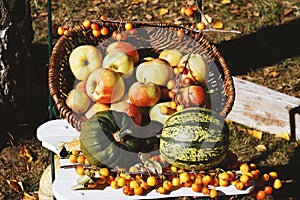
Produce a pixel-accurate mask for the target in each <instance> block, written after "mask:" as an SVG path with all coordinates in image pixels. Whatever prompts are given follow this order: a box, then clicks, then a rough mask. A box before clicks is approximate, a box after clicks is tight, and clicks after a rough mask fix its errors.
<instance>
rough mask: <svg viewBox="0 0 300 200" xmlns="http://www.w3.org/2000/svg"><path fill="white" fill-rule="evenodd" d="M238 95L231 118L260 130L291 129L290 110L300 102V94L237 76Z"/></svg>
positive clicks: (299, 131) (299, 127)
mask: <svg viewBox="0 0 300 200" xmlns="http://www.w3.org/2000/svg"><path fill="white" fill-rule="evenodd" d="M233 81H234V86H235V90H236V99H235V102H234V106H233V108H232V111H231V112H230V114H229V115H228V117H227V118H228V119H229V120H232V121H234V122H237V123H240V124H243V125H246V126H248V127H251V128H254V129H256V130H260V131H264V132H268V133H272V134H279V133H283V132H287V133H290V132H291V131H290V118H289V110H291V109H293V108H295V107H297V106H299V105H300V98H296V97H292V96H289V95H286V94H283V93H280V92H277V91H274V90H271V89H269V88H267V87H264V86H261V85H258V84H255V83H252V82H249V81H246V80H242V79H239V78H236V77H233ZM295 120H296V139H297V140H299V139H300V116H299V115H297V114H296V117H295Z"/></svg>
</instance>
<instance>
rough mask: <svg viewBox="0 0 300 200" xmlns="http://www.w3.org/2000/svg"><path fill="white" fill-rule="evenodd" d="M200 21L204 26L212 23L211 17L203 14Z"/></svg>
mask: <svg viewBox="0 0 300 200" xmlns="http://www.w3.org/2000/svg"><path fill="white" fill-rule="evenodd" d="M201 21H202V22H203V23H204V24H205V25H208V24H210V23H211V22H212V17H210V16H209V15H207V14H205V15H204V16H203V15H202V17H201Z"/></svg>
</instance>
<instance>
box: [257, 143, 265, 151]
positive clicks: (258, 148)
mask: <svg viewBox="0 0 300 200" xmlns="http://www.w3.org/2000/svg"><path fill="white" fill-rule="evenodd" d="M255 149H256V150H257V151H267V147H266V146H265V145H263V144H259V145H257V146H256V147H255Z"/></svg>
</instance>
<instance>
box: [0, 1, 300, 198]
mask: <svg viewBox="0 0 300 200" xmlns="http://www.w3.org/2000/svg"><path fill="white" fill-rule="evenodd" d="M187 2H188V1H187V0H186V1H183V0H172V1H171V2H170V1H167V0H160V1H158V0H120V1H112V0H108V1H100V0H78V1H73V0H64V1H59V0H53V1H52V4H51V6H52V22H53V39H54V40H53V44H55V42H56V40H57V39H58V37H59V36H58V35H57V33H56V29H57V27H58V26H60V25H66V26H72V25H74V24H78V23H81V22H82V21H83V20H84V19H86V18H88V19H98V18H99V17H100V16H101V15H106V16H108V17H109V18H112V19H123V20H126V19H130V20H133V19H136V20H140V21H163V22H170V23H176V24H181V25H185V26H189V27H194V26H195V21H194V19H192V18H185V17H183V16H181V15H180V14H179V9H180V8H181V7H182V6H183V5H186V4H187ZM30 3H31V12H32V20H33V21H32V26H33V29H34V31H35V35H34V41H33V44H34V46H38V47H42V48H40V49H39V50H40V51H39V54H38V56H37V55H34V56H36V59H37V63H38V64H39V65H40V66H37V71H40V72H41V73H43V75H42V76H41V77H42V78H44V79H45V78H46V73H47V70H46V69H45V67H44V66H46V65H47V59H46V58H47V56H45V55H47V48H43V47H46V46H47V1H46V0H31V1H30ZM161 8H167V9H168V12H167V13H166V14H164V15H160V12H159V10H160V9H161ZM203 8H204V9H203V12H204V13H205V14H207V15H209V16H210V17H212V18H213V19H214V20H216V19H219V20H221V21H222V23H223V24H224V28H225V29H226V30H239V31H241V34H232V33H219V32H209V33H207V37H208V39H209V40H210V41H212V42H213V43H216V44H219V43H222V42H225V41H231V40H234V39H238V38H241V37H243V36H247V35H251V34H255V33H256V32H258V31H259V30H261V29H263V28H268V27H270V26H281V25H285V24H286V23H288V22H290V21H292V20H295V19H299V17H300V2H299V0H289V1H287V0H264V1H260V2H259V3H258V2H257V1H255V0H231V3H229V4H225V5H224V4H222V3H221V1H213V0H207V1H204V5H203ZM33 53H34V54H37V52H33ZM298 53H299V52H298ZM40 54H43V56H39V55H40ZM299 61H300V57H299V54H298V55H295V56H291V57H284V58H283V59H282V60H279V61H276V63H272V64H269V65H265V66H262V67H258V68H257V67H255V68H253V69H251V67H252V66H249V69H250V70H249V72H246V73H243V74H239V75H238V76H239V77H240V78H243V79H247V80H249V81H252V82H255V83H258V84H261V85H264V86H266V87H269V88H271V89H274V90H277V91H279V92H283V93H286V94H288V95H291V96H295V97H298V98H299V97H300V92H299V91H300V77H299V74H300V64H299V63H300V62H299ZM297 74H298V76H296V75H297ZM39 84H41V85H42V84H45V81H44V80H41V81H40V82H39ZM42 86H43V87H45V85H42ZM45 116H46V115H45ZM45 120H47V119H46V118H45ZM249 130H251V128H249V127H244V126H243V125H240V124H236V123H230V133H231V136H230V141H231V144H230V149H231V150H232V151H233V152H234V153H236V154H237V155H238V158H239V160H240V161H251V162H255V163H257V165H258V166H259V167H261V168H262V170H265V171H268V170H270V169H276V170H278V171H279V172H280V175H282V178H283V179H284V180H286V184H285V185H286V186H285V187H284V189H283V190H282V191H278V192H276V193H275V194H274V195H273V196H271V197H268V199H280V200H281V199H296V198H297V197H298V196H299V192H298V191H297V189H296V185H297V183H298V185H299V180H300V179H299V176H298V175H297V172H296V171H295V170H293V169H294V168H296V167H297V166H298V161H297V160H300V159H299V142H288V141H285V140H283V139H280V138H276V137H275V136H274V135H270V134H268V133H264V134H263V137H262V139H256V138H254V137H252V136H251V135H250V134H248V132H249ZM12 134H19V133H12ZM26 134H27V133H26ZM29 135H31V137H24V138H20V139H15V140H12V145H9V147H12V146H15V147H16V150H15V153H16V154H15V155H16V157H18V151H19V149H21V148H26V149H28V150H29V151H30V153H31V154H32V155H33V161H31V162H26V161H25V160H24V159H23V158H19V157H18V159H17V161H14V162H12V161H11V160H7V159H5V158H4V157H1V158H0V176H1V180H0V200H2V199H22V198H23V195H24V193H23V192H18V191H16V190H14V189H12V187H10V186H9V184H8V183H7V180H17V181H20V182H22V184H23V186H24V191H25V192H27V193H29V194H30V195H32V197H33V198H34V197H36V191H37V190H38V182H39V178H40V176H41V174H42V172H43V170H44V169H45V168H46V166H47V165H48V164H49V155H48V151H47V150H46V149H45V148H43V147H42V146H41V144H40V143H39V141H37V139H36V138H35V133H34V132H33V133H29ZM258 145H263V146H264V147H266V151H258V150H257V148H256V147H257V146H258ZM2 155H3V153H2ZM293 167H294V168H293ZM297 195H298V196H297ZM181 199H193V198H187V197H182V198H181ZM201 199H203V198H201ZM220 199H243V200H246V199H254V198H253V197H250V196H248V195H246V196H234V197H224V198H220Z"/></svg>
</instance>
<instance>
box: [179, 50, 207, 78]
mask: <svg viewBox="0 0 300 200" xmlns="http://www.w3.org/2000/svg"><path fill="white" fill-rule="evenodd" d="M188 56H189V55H188V54H187V55H184V56H183V57H182V58H181V59H180V62H179V64H178V67H181V66H186V67H187V68H188V73H187V74H184V75H183V76H184V77H183V78H186V77H188V78H190V79H192V80H194V81H196V82H198V83H200V84H204V83H205V81H206V80H207V76H208V70H207V64H206V61H205V60H204V58H203V56H202V55H200V54H191V56H190V58H189V60H187V59H188ZM186 62H187V64H186V65H185V63H186Z"/></svg>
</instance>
